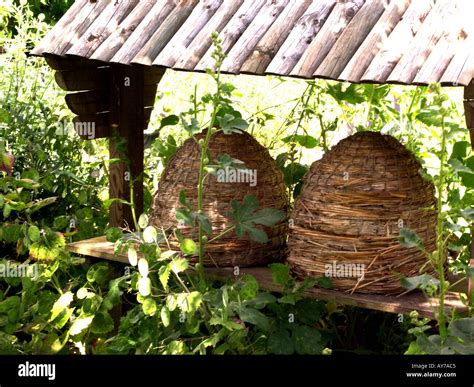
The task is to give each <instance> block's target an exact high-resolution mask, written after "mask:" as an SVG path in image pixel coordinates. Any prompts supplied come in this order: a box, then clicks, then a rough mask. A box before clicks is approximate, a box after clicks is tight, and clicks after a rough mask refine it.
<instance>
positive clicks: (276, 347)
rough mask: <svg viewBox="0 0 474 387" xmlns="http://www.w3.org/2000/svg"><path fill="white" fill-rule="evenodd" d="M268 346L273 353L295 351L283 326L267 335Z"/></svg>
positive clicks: (289, 353)
mask: <svg viewBox="0 0 474 387" xmlns="http://www.w3.org/2000/svg"><path fill="white" fill-rule="evenodd" d="M268 347H269V349H270V351H271V352H272V353H274V354H275V355H292V354H293V353H294V351H295V349H294V345H293V340H291V337H290V334H289V332H288V331H287V330H286V329H283V328H281V329H278V330H277V331H276V332H273V333H272V334H271V335H269V337H268Z"/></svg>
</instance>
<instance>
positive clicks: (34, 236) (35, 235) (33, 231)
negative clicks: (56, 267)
mask: <svg viewBox="0 0 474 387" xmlns="http://www.w3.org/2000/svg"><path fill="white" fill-rule="evenodd" d="M28 238H30V240H31V241H32V242H38V241H39V240H40V238H41V231H40V229H39V228H38V227H36V226H30V227H29V228H28Z"/></svg>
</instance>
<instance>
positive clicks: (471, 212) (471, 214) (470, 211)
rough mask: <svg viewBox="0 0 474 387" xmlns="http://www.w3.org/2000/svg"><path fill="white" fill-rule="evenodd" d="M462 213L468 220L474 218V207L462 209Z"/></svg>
mask: <svg viewBox="0 0 474 387" xmlns="http://www.w3.org/2000/svg"><path fill="white" fill-rule="evenodd" d="M461 215H462V216H463V217H464V219H466V220H474V208H472V207H468V208H465V209H464V210H461Z"/></svg>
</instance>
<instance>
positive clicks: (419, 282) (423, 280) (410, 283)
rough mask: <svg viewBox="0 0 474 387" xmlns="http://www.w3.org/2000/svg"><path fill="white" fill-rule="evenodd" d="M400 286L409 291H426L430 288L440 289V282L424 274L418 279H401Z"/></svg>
mask: <svg viewBox="0 0 474 387" xmlns="http://www.w3.org/2000/svg"><path fill="white" fill-rule="evenodd" d="M400 284H401V285H402V286H403V287H404V288H406V289H408V290H413V289H425V288H428V287H438V285H439V280H438V279H436V278H434V277H432V276H430V275H428V274H422V275H418V276H416V277H410V278H408V277H404V278H402V279H400Z"/></svg>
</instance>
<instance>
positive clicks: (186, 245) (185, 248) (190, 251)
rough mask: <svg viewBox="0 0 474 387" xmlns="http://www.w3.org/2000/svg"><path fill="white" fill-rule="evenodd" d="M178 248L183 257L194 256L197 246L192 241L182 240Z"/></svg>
mask: <svg viewBox="0 0 474 387" xmlns="http://www.w3.org/2000/svg"><path fill="white" fill-rule="evenodd" d="M179 246H180V248H181V251H182V252H183V254H184V255H188V256H189V255H194V254H196V252H197V245H196V243H195V242H194V241H193V240H192V239H183V240H182V241H181V243H180V244H179Z"/></svg>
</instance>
